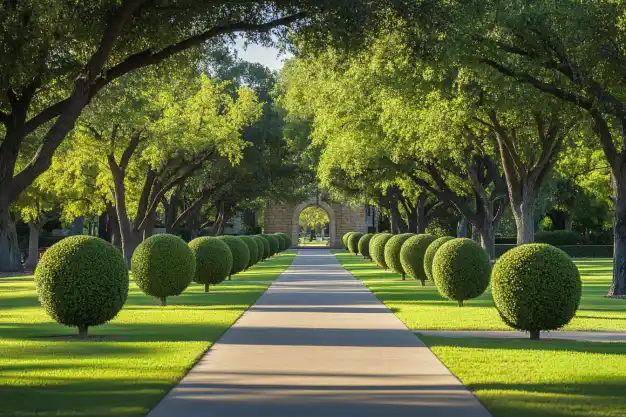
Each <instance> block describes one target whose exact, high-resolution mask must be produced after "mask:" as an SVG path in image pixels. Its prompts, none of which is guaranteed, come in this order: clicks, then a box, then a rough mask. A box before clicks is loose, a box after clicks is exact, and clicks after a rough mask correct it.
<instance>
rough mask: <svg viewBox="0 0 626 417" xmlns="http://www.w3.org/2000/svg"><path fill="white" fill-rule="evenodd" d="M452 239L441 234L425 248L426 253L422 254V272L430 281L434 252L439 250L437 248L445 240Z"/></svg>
mask: <svg viewBox="0 0 626 417" xmlns="http://www.w3.org/2000/svg"><path fill="white" fill-rule="evenodd" d="M452 239H454V238H453V237H451V236H442V237H440V238H437V239H435V240H434V241H433V242H432V243H431V244H430V245H428V248H427V249H426V253H425V254H424V274H425V275H426V279H429V280H431V281H432V279H433V260H434V259H435V254H436V253H437V251H438V250H439V248H440V247H441V246H442V245H443V244H444V243H446V242H448V241H450V240H452Z"/></svg>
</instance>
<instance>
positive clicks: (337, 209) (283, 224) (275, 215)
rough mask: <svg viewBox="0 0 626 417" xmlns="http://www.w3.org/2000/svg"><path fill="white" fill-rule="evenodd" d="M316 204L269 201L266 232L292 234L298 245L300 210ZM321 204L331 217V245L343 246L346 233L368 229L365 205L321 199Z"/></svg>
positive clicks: (266, 211)
mask: <svg viewBox="0 0 626 417" xmlns="http://www.w3.org/2000/svg"><path fill="white" fill-rule="evenodd" d="M315 205H318V204H317V201H305V202H302V203H300V204H284V203H274V202H269V203H268V205H267V207H266V209H265V220H264V227H263V229H264V233H277V232H283V233H288V234H291V235H292V239H293V244H294V245H297V243H298V241H297V239H295V238H293V237H296V236H297V233H298V218H299V216H300V212H302V210H303V209H304V208H306V207H309V206H315ZM319 206H320V207H322V208H323V209H324V210H325V211H326V212H327V213H328V217H329V219H330V238H331V247H333V248H339V247H341V237H342V236H343V235H344V234H345V233H348V232H357V231H358V232H365V231H366V230H367V225H366V218H365V206H364V205H363V206H358V207H351V206H348V205H346V204H338V203H332V204H328V203H326V202H323V201H320V202H319Z"/></svg>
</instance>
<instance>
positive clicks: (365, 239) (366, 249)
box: [358, 233, 374, 259]
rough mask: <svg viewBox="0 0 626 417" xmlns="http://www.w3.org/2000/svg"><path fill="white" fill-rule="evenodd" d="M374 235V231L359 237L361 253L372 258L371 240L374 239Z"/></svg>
mask: <svg viewBox="0 0 626 417" xmlns="http://www.w3.org/2000/svg"><path fill="white" fill-rule="evenodd" d="M372 237H374V234H373V233H366V234H364V235H363V236H361V239H359V244H358V248H359V253H360V254H361V255H363V257H365V258H368V259H371V257H370V240H372Z"/></svg>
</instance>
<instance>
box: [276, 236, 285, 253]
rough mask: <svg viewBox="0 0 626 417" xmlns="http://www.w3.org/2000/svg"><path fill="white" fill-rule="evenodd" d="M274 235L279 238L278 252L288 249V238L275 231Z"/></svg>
mask: <svg viewBox="0 0 626 417" xmlns="http://www.w3.org/2000/svg"><path fill="white" fill-rule="evenodd" d="M273 236H274V237H275V238H276V239H278V250H277V252H282V251H284V250H285V249H287V239H285V236H283V235H282V234H281V233H274V234H273Z"/></svg>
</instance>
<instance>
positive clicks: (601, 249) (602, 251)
mask: <svg viewBox="0 0 626 417" xmlns="http://www.w3.org/2000/svg"><path fill="white" fill-rule="evenodd" d="M552 246H555V245H552ZM515 247H517V245H514V244H511V245H496V258H499V257H501V256H502V255H504V254H505V253H506V252H508V251H510V250H511V249H513V248H515ZM556 247H557V248H559V249H561V250H562V251H563V252H565V253H567V254H568V255H569V256H570V257H572V258H612V257H613V245H566V246H556Z"/></svg>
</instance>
